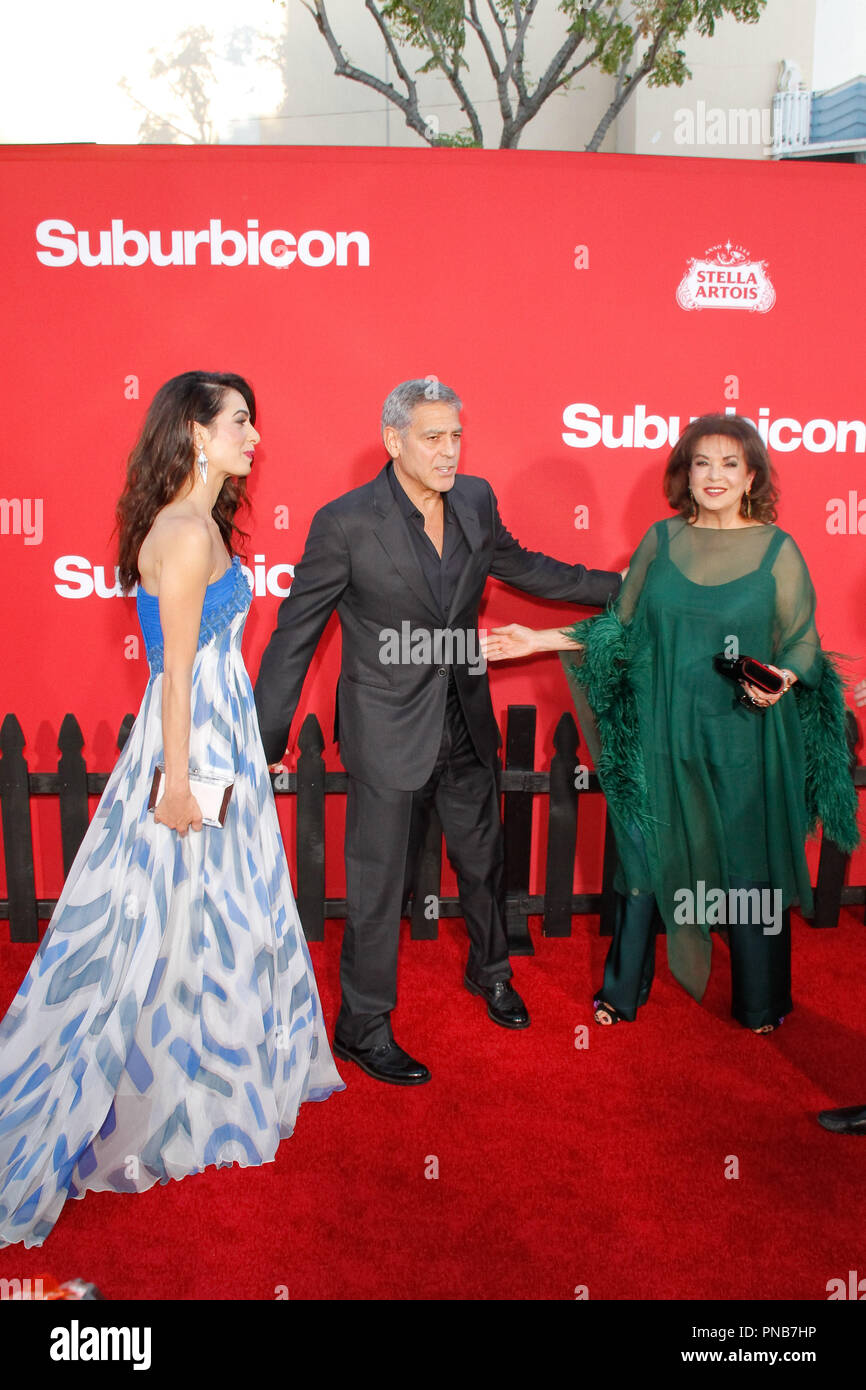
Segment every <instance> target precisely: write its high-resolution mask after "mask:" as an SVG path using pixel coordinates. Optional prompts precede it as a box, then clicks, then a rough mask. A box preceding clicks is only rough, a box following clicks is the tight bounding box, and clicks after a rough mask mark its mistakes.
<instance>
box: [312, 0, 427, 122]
mask: <svg viewBox="0 0 866 1390" xmlns="http://www.w3.org/2000/svg"><path fill="white" fill-rule="evenodd" d="M301 3H302V4H303V6H304V9H306V10H309V12H310V14H311V15H312V16H313V19H314V20H315V23H316V28H317V29H318V31H319V33H320V34H321V35H322V38H323V39H324V40H325V42H326V43H327V45H328V48H329V49H330V51H331V57H332V58H333V60H334V70H335V72H336V74H337V76H338V77H346V78H348V79H349V81H351V82H360V83H361V84H362V86H364V87H371V88H372V89H373V91H374V92H378V93H379V95H380V96H383V97H385V98H386V99H387V100H388V101H390V102H393V104H394V105H395V106H396V107H397V108H398V110H400V111H402V112H403V119H404V120H405V122H406V124H407V125H408V126H409V127H410V128H411V129H412V130H414V131H416V132H417V133H418V134H419V135H420V136H421V137H422V138H423V139H424V140H426V141H427V143H428V145H433V144H435V143H436V140H435V137H433V138H432V139H431V137H430V135H428V133H427V131H428V126H427V122H426V121H425V120H424V118H423V116H422V115H421V112H420V110H419V107H418V92H417V89H416V87H415V83H414V82H413V81H412V78H411V77H410V76H409V74H408V72H407V71H406V69H405V67H404V66H403V63H402V62H401V60H400V58H399V56H396V58H395V63H394V66H395V67H396V68H397V71H398V73H399V74H400V80H401V81H402V82H405V83H406V87H407V93H408V94H407V96H405V97H404V96H403V95H402V93H400V92H399V91H398V90H397V88H396V87H395V86H394V85H393V83H391V82H384V81H383V80H382V78H381V77H376V76H375V75H374V74H373V73H371V72H366V71H365V70H364V69H363V68H356V67H354V66H353V64H352V63H350V62H349V61H348V59H347V58H346V55H345V53H344V52H343V50H342V48H341V47H340V44H339V42H338V40H337V37H336V35H335V34H334V31H333V29H332V28H331V23H330V20H329V19H328V12H327V10H326V9H325V0H313V4H314V6H315V8H314V9H313V8H311V7H310V6H309V5H308V4H307V3H306V0H301ZM364 3H365V5H366V8H367V9H368V10H369V11H370V13H371V14H372V16H373V18H374V19H375V20H376V22H377V23H378V25H379V28H380V29H381V30H382V32H383V34H384V33H386V32H387V31H386V30H385V28H384V20H383V18H382V16H381V14H380V13H379V11H378V10H377V9H376V6H375V4H374V3H373V0H364ZM386 43H387V44H388V50H389V52H390V53H392V54H396V49H395V47H394V44H393V40H392V39H391V36H390V34H389V35H388V36H387V38H386Z"/></svg>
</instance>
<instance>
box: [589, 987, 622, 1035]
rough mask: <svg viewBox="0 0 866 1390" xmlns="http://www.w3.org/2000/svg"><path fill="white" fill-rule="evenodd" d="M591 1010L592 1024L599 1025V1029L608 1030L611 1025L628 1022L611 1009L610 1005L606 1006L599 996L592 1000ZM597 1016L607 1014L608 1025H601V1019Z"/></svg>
mask: <svg viewBox="0 0 866 1390" xmlns="http://www.w3.org/2000/svg"><path fill="white" fill-rule="evenodd" d="M592 1010H593V1013H592V1017H593V1022H595V1023H597V1024H598V1025H599V1027H600V1028H610V1027H612V1025H613V1024H614V1023H627V1022H628V1019H624V1018H623V1016H622V1014H621V1013H619V1012H618V1011H617V1010H616V1009H615V1008H614V1007H613V1005H612V1004H607V1003H605V1001H604V1000H603V999H602V997H601V995H599V996H598V997H597V998H595V999H593V1001H592ZM599 1014H607V1016H608V1018H609V1019H610V1023H602V1021H601V1019H600V1018H599Z"/></svg>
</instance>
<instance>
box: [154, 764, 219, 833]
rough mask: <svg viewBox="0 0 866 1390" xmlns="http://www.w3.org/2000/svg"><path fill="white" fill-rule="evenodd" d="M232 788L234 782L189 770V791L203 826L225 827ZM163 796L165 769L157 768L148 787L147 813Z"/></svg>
mask: <svg viewBox="0 0 866 1390" xmlns="http://www.w3.org/2000/svg"><path fill="white" fill-rule="evenodd" d="M233 788H234V782H226V781H225V779H224V778H222V779H221V778H218V777H210V776H207V775H205V774H203V773H201V772H193V771H192V769H190V774H189V789H190V791H191V792H192V794H193V796H194V797H195V799H196V801H197V802H198V804H199V806H200V808H201V818H202V822H203V824H204V825H217V826H222V825H225V823H226V812H227V811H228V808H229V802H230V801H231V799H232V789H233ZM164 795H165V768H164V767H157V769H156V771H155V772H154V774H153V782H152V783H151V786H150V798H149V800H148V803H147V809H148V811H153V810H155V809H156V807H157V806H158V805H159V803H160V802H161V801H162V798H163V796H164Z"/></svg>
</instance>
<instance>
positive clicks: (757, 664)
mask: <svg viewBox="0 0 866 1390" xmlns="http://www.w3.org/2000/svg"><path fill="white" fill-rule="evenodd" d="M713 665H714V666H715V668H716V670H717V671H718V672H719V674H720V675H722V676H727V678H728V680H732V681H736V682H737V683H738V684H741V683H742V682H743V681H748V683H749V685H754V686H755V688H756V689H757V690H764V691H766V693H767V694H768V695H778V693H779V691H780V690H784V688H785V678H784V676H780V675H777V673H776V672H775V671H771V670H770V668H769V666H765V665H764V663H763V662H762V661H756V660H755V658H754V657H753V656H738V657H736V659H735V658H733V657H730V656H714V657H713ZM739 703H740V704H741V705H746V706H747V707H748V708H749V709H756V708H758V706H756V705H755V702H754V700H752V699H751V697H750V696H749V695H747V694H746V692H745V690H742V691H741V693H740V696H739Z"/></svg>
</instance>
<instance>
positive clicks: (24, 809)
mask: <svg viewBox="0 0 866 1390" xmlns="http://www.w3.org/2000/svg"><path fill="white" fill-rule="evenodd" d="M23 750H24V734H23V731H22V729H21V725H20V724H19V723H18V720H17V719H16V718H15V715H14V714H7V716H6V718H5V719H4V720H3V726H2V728H0V752H2V754H3V758H2V761H0V802H2V807H3V850H4V854H5V858H6V885H7V888H6V891H7V894H8V899H9V923H10V932H9V937H10V940H11V941H38V940H39V915H38V911H37V907H36V879H35V876H34V872H33V834H32V831H31V827H30V777H29V774H28V771H27V763H26V762H25V760H24V751H23Z"/></svg>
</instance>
